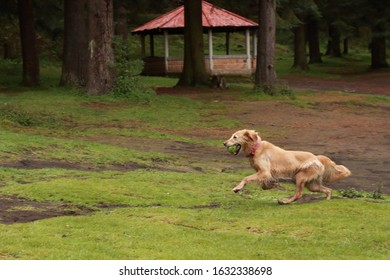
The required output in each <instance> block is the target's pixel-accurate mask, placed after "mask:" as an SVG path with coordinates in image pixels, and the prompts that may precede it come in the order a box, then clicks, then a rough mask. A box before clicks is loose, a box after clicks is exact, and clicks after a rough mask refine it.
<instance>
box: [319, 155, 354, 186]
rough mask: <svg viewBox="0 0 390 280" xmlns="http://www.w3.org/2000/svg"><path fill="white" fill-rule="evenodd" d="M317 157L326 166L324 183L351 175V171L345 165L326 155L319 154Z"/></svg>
mask: <svg viewBox="0 0 390 280" xmlns="http://www.w3.org/2000/svg"><path fill="white" fill-rule="evenodd" d="M317 158H318V160H319V161H320V162H321V163H322V164H323V165H324V167H325V171H324V175H323V177H322V180H323V182H324V183H332V182H335V181H338V180H341V179H344V178H347V177H348V176H350V175H351V171H349V169H348V168H346V167H345V166H344V165H337V164H336V163H334V162H333V161H332V160H331V159H330V158H328V157H326V156H322V155H318V156H317Z"/></svg>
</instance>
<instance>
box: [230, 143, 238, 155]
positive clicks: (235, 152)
mask: <svg viewBox="0 0 390 280" xmlns="http://www.w3.org/2000/svg"><path fill="white" fill-rule="evenodd" d="M227 149H228V151H229V153H231V154H233V155H235V156H236V155H238V153H239V152H240V150H241V145H240V144H235V145H232V146H229V147H227Z"/></svg>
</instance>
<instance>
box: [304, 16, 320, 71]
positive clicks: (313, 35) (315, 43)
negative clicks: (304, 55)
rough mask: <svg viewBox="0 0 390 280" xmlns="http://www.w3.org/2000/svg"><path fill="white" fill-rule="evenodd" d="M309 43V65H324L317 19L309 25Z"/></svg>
mask: <svg viewBox="0 0 390 280" xmlns="http://www.w3.org/2000/svg"><path fill="white" fill-rule="evenodd" d="M307 41H308V43H309V63H310V64H312V63H322V58H321V50H320V40H319V38H318V21H317V20H315V19H312V20H310V21H309V23H308V25H307Z"/></svg>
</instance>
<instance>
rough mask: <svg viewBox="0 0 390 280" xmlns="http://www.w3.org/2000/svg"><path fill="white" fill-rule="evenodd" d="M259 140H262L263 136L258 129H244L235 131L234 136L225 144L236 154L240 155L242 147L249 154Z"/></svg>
mask: <svg viewBox="0 0 390 280" xmlns="http://www.w3.org/2000/svg"><path fill="white" fill-rule="evenodd" d="M259 141H261V138H260V136H259V134H258V133H257V132H256V131H254V130H248V129H243V130H239V131H236V132H235V133H233V135H232V137H230V138H229V139H228V140H226V141H225V142H224V143H223V144H224V145H225V147H227V148H228V150H229V152H231V153H232V154H234V155H238V154H239V153H240V151H241V149H242V148H243V150H244V152H245V154H247V155H248V154H250V153H251V151H252V148H253V147H254V146H255V145H256V143H258V142H259Z"/></svg>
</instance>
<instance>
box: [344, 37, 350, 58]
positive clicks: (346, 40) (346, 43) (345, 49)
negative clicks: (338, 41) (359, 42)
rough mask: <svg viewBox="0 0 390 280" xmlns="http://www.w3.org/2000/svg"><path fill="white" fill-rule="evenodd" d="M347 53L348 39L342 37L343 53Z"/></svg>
mask: <svg viewBox="0 0 390 280" xmlns="http://www.w3.org/2000/svg"><path fill="white" fill-rule="evenodd" d="M348 53H349V40H348V38H344V40H343V54H346V55H347V54H348Z"/></svg>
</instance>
